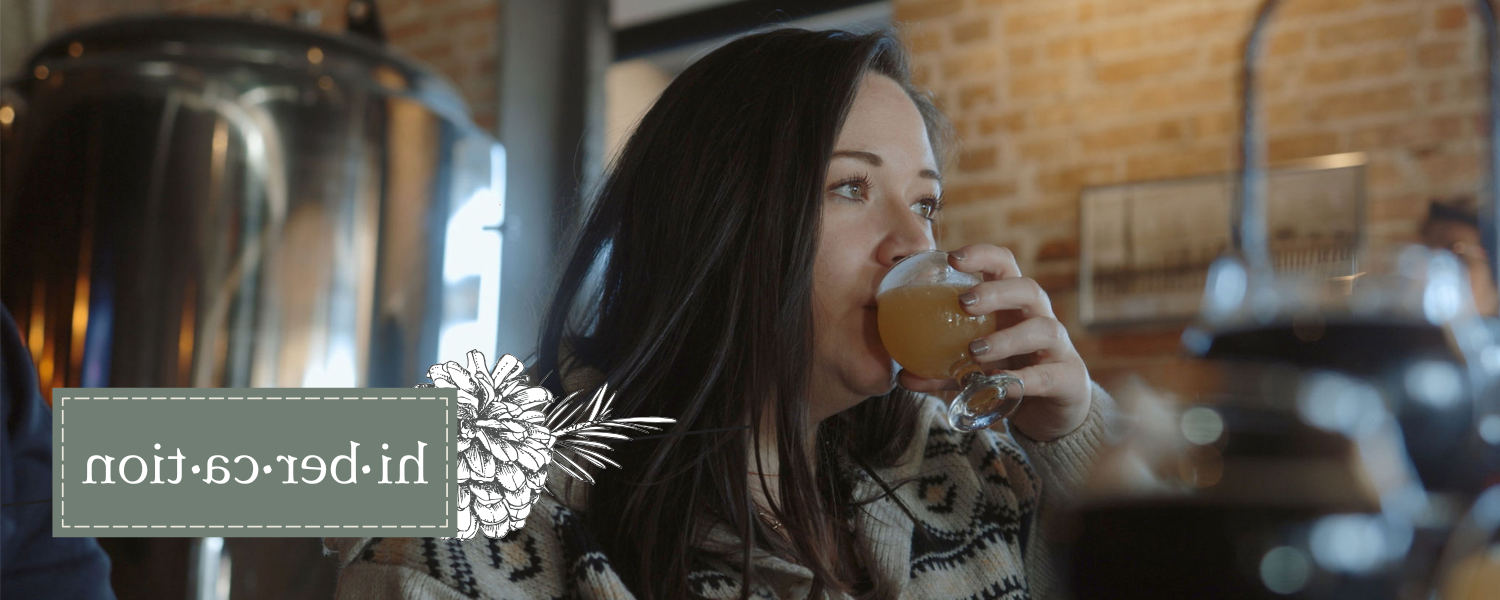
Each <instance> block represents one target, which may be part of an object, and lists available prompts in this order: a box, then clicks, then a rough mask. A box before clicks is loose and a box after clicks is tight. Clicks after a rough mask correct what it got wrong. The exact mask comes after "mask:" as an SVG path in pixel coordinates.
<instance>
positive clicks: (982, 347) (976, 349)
mask: <svg viewBox="0 0 1500 600" xmlns="http://www.w3.org/2000/svg"><path fill="white" fill-rule="evenodd" d="M989 351H990V343H989V342H986V341H984V340H974V341H972V342H969V354H972V355H974V356H979V355H981V354H984V353H985V352H989Z"/></svg>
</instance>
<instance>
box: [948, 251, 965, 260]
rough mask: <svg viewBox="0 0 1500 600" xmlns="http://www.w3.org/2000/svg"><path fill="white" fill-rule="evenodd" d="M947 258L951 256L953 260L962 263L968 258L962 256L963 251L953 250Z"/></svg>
mask: <svg viewBox="0 0 1500 600" xmlns="http://www.w3.org/2000/svg"><path fill="white" fill-rule="evenodd" d="M948 256H952V257H953V260H957V261H962V260H964V259H966V258H968V257H967V256H964V251H963V250H954V251H953V252H949V253H948Z"/></svg>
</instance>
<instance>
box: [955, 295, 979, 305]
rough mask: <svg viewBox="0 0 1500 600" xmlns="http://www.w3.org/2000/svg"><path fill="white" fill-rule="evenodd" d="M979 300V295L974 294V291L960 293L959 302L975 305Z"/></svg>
mask: <svg viewBox="0 0 1500 600" xmlns="http://www.w3.org/2000/svg"><path fill="white" fill-rule="evenodd" d="M978 301H979V296H976V295H974V292H964V293H962V294H959V295H958V303H959V304H962V305H964V306H974V303H975V302H978Z"/></svg>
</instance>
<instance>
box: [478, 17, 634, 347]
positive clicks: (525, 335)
mask: <svg viewBox="0 0 1500 600" xmlns="http://www.w3.org/2000/svg"><path fill="white" fill-rule="evenodd" d="M501 12H502V16H501V19H502V21H503V22H504V23H503V25H502V27H503V31H502V51H501V66H500V69H501V78H500V119H499V123H500V127H499V129H500V131H499V133H500V143H501V144H502V145H503V146H505V149H506V159H507V160H506V163H507V165H506V189H505V204H506V215H505V232H504V233H505V235H504V241H503V242H502V246H501V261H502V262H501V269H500V304H501V308H500V322H499V335H498V337H497V344H498V347H499V351H501V352H504V353H507V354H513V355H515V356H517V357H523V358H524V357H527V356H530V355H531V354H533V353H534V352H535V351H536V344H537V337H538V335H539V333H540V329H541V320H542V318H543V316H544V313H545V310H546V308H547V307H546V306H545V305H544V304H543V302H544V301H545V300H546V298H545V294H546V293H547V292H548V291H549V290H550V288H551V286H552V285H554V283H555V282H554V277H553V275H554V274H555V270H556V269H557V268H558V253H559V251H560V250H561V249H560V248H558V237H559V233H560V232H561V230H563V229H564V228H566V227H568V226H571V225H572V224H573V223H574V222H575V221H576V220H577V218H578V213H579V212H580V210H581V207H582V206H583V203H582V202H580V201H579V200H580V199H582V198H584V197H586V192H587V190H588V186H589V185H590V184H591V183H592V180H593V177H595V176H596V175H597V173H598V172H599V171H600V169H601V165H602V162H603V156H602V154H603V153H602V147H603V144H602V136H603V131H602V129H603V128H602V127H600V126H599V124H601V123H602V122H603V110H604V109H603V96H602V88H603V85H604V77H603V73H604V69H605V68H607V67H608V64H609V61H610V60H611V59H612V57H613V50H612V47H613V46H612V44H613V36H612V34H611V32H610V29H609V19H608V4H607V3H606V2H605V1H604V0H559V1H557V2H534V1H532V0H506V2H505V3H504V5H503V7H502V11H501Z"/></svg>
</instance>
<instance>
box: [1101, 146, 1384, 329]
mask: <svg viewBox="0 0 1500 600" xmlns="http://www.w3.org/2000/svg"><path fill="white" fill-rule="evenodd" d="M1238 185H1239V177H1238V174H1233V173H1225V174H1221V175H1212V176H1205V177H1193V178H1185V179H1174V180H1163V181H1146V182H1136V183H1125V184H1119V185H1109V186H1098V187H1090V188H1086V189H1084V190H1083V193H1082V198H1081V199H1080V203H1081V219H1080V221H1081V222H1080V229H1081V231H1080V235H1079V239H1080V240H1082V243H1081V246H1082V248H1081V251H1082V252H1081V259H1080V263H1081V264H1080V268H1079V278H1080V281H1079V291H1080V294H1079V312H1080V315H1079V316H1080V321H1081V322H1082V323H1083V325H1084V326H1086V327H1090V328H1109V327H1117V326H1131V325H1159V326H1163V327H1166V326H1177V325H1183V324H1186V323H1188V322H1190V321H1191V320H1192V319H1193V318H1194V317H1195V316H1196V315H1197V314H1198V306H1199V300H1200V298H1201V297H1202V295H1203V286H1204V284H1205V282H1206V277H1207V274H1208V266H1209V264H1210V263H1212V262H1213V260H1214V259H1215V258H1217V257H1218V256H1219V255H1220V254H1222V253H1223V252H1224V251H1225V250H1226V249H1228V248H1229V245H1230V237H1229V227H1230V221H1229V210H1230V205H1231V201H1232V198H1233V194H1234V191H1235V189H1236V188H1237V187H1238ZM1266 223H1267V235H1268V238H1269V239H1268V241H1269V245H1270V253H1271V260H1272V263H1273V264H1274V266H1275V268H1276V269H1277V270H1327V269H1333V270H1337V269H1340V268H1344V267H1347V266H1348V265H1349V264H1350V261H1351V260H1352V259H1353V256H1354V253H1355V251H1356V250H1357V249H1358V247H1359V245H1360V244H1361V243H1362V241H1363V240H1364V237H1365V156H1364V154H1362V153H1358V152H1355V153H1348V154H1333V155H1328V156H1321V157H1316V158H1311V159H1305V160H1300V161H1297V162H1295V163H1285V164H1282V165H1279V166H1277V167H1276V168H1274V169H1271V170H1269V171H1268V172H1267V176H1266Z"/></svg>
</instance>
